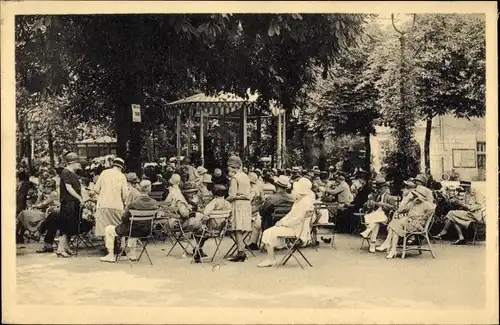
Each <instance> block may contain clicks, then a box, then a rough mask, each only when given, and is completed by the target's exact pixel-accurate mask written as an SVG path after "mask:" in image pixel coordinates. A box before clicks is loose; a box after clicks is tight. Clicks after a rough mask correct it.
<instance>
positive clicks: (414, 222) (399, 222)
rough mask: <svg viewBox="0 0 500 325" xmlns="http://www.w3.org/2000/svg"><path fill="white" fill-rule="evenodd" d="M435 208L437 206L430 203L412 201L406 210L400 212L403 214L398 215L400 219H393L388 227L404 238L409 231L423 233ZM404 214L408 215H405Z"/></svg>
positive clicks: (406, 206)
mask: <svg viewBox="0 0 500 325" xmlns="http://www.w3.org/2000/svg"><path fill="white" fill-rule="evenodd" d="M435 208H436V205H434V204H433V203H430V202H428V201H421V202H419V203H416V202H415V201H410V202H408V203H407V204H406V205H405V208H403V209H399V210H398V212H399V213H401V214H399V213H398V214H397V215H399V216H400V217H399V218H398V219H393V220H392V221H391V222H390V223H389V226H388V227H389V228H390V229H392V230H394V231H395V232H396V233H397V234H398V236H400V237H403V236H404V235H405V234H406V232H407V231H410V232H418V231H423V230H424V227H425V223H426V222H427V220H428V219H429V217H430V216H431V215H432V212H433V211H434V209H435ZM402 213H407V214H406V215H403V214H402Z"/></svg>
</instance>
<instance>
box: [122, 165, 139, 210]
mask: <svg viewBox="0 0 500 325" xmlns="http://www.w3.org/2000/svg"><path fill="white" fill-rule="evenodd" d="M125 178H126V179H127V188H128V195H127V198H126V199H125V202H124V205H125V206H128V205H129V204H130V203H131V202H132V201H133V200H135V199H136V198H137V197H139V196H140V195H141V192H139V190H138V189H137V185H138V184H139V183H140V179H139V177H137V174H136V173H127V175H125Z"/></svg>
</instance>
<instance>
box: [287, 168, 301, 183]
mask: <svg viewBox="0 0 500 325" xmlns="http://www.w3.org/2000/svg"><path fill="white" fill-rule="evenodd" d="M301 177H302V174H301V173H300V168H299V167H293V168H292V177H291V179H290V182H295V181H298V180H299V179H300V178H301Z"/></svg>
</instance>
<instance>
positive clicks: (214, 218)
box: [191, 210, 231, 263]
mask: <svg viewBox="0 0 500 325" xmlns="http://www.w3.org/2000/svg"><path fill="white" fill-rule="evenodd" d="M230 218H231V210H225V211H213V212H212V213H211V214H210V215H209V216H208V220H207V221H206V222H205V223H204V225H203V232H202V234H201V237H200V239H199V240H198V241H196V246H195V254H194V255H193V258H192V259H191V263H193V262H194V258H195V256H196V255H197V254H198V255H201V252H200V242H201V240H203V239H205V242H206V241H208V239H210V238H212V239H213V240H214V241H215V245H216V247H215V251H214V254H213V255H212V258H211V259H210V263H212V262H213V261H214V258H215V255H216V254H217V252H218V251H219V248H220V245H221V243H222V240H223V239H224V236H225V235H226V232H227V229H228V226H229V219H230ZM213 223H215V224H216V225H217V227H215V229H210V228H211V227H210V224H213ZM195 240H196V239H195ZM200 261H201V262H202V263H203V258H200Z"/></svg>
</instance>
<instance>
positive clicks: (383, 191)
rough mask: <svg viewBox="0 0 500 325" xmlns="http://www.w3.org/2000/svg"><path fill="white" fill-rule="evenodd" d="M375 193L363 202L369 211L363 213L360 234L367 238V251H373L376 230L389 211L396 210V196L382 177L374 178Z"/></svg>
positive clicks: (384, 220)
mask: <svg viewBox="0 0 500 325" xmlns="http://www.w3.org/2000/svg"><path fill="white" fill-rule="evenodd" d="M375 187H376V188H377V191H376V193H372V194H373V195H371V198H370V199H369V200H368V201H367V202H366V203H365V209H366V210H368V211H370V212H369V213H367V214H366V215H365V223H366V230H365V231H363V232H362V233H361V234H360V235H361V236H362V237H363V238H365V239H368V237H369V236H370V239H369V244H370V247H369V251H370V253H375V245H376V242H377V236H378V231H379V229H380V225H381V224H382V223H384V222H387V218H388V215H389V212H390V211H394V210H396V206H397V201H398V198H397V197H395V196H392V195H391V194H390V191H389V185H388V184H387V182H386V181H385V179H384V178H378V179H376V180H375Z"/></svg>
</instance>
